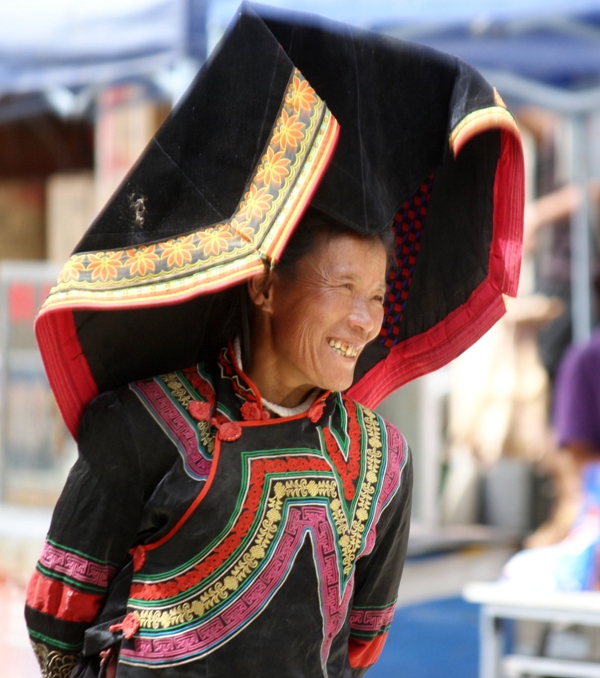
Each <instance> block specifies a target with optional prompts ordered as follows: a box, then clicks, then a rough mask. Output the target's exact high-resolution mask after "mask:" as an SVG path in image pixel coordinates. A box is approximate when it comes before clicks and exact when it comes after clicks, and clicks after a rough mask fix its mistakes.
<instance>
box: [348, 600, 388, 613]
mask: <svg viewBox="0 0 600 678" xmlns="http://www.w3.org/2000/svg"><path fill="white" fill-rule="evenodd" d="M397 602H398V598H394V600H393V601H392V602H391V603H386V604H385V605H354V603H353V604H352V609H353V610H387V609H388V607H393V606H395V605H396V603H397Z"/></svg>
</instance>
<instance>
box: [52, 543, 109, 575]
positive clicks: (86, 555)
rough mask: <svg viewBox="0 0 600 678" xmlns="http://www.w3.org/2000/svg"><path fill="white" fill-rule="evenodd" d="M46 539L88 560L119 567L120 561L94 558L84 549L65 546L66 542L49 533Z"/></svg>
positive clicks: (57, 546) (53, 544)
mask: <svg viewBox="0 0 600 678" xmlns="http://www.w3.org/2000/svg"><path fill="white" fill-rule="evenodd" d="M46 541H47V542H48V543H49V544H52V546H56V548H59V549H62V550H63V551H68V552H69V553H75V554H76V555H78V556H81V557H82V558H85V559H86V560H91V561H92V562H94V563H98V565H111V566H112V567H117V568H118V567H119V563H115V562H113V561H111V560H100V559H99V558H94V557H93V556H90V555H89V554H88V553H83V551H78V550H77V549H73V548H70V547H69V546H65V545H64V544H59V543H58V542H57V541H54V540H53V539H50V537H49V536H48V535H46Z"/></svg>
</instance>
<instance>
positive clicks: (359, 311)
mask: <svg viewBox="0 0 600 678" xmlns="http://www.w3.org/2000/svg"><path fill="white" fill-rule="evenodd" d="M348 322H349V323H350V326H351V327H352V328H355V329H358V330H360V331H361V332H364V334H366V335H369V336H370V335H371V333H372V332H373V330H374V328H375V324H376V322H377V320H376V318H374V317H373V313H372V311H371V309H370V307H369V303H368V301H367V300H366V299H363V298H362V297H357V298H355V299H354V303H353V304H352V309H351V311H350V316H349V318H348ZM378 329H379V328H378Z"/></svg>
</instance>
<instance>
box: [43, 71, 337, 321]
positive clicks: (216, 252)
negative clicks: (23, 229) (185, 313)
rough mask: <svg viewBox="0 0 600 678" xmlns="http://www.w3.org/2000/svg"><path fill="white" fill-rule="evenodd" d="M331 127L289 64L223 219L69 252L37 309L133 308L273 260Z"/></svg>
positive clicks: (333, 133)
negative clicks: (251, 169) (262, 147)
mask: <svg viewBox="0 0 600 678" xmlns="http://www.w3.org/2000/svg"><path fill="white" fill-rule="evenodd" d="M337 131H338V125H337V122H336V121H335V118H333V116H332V115H331V113H329V111H328V110H327V108H326V107H325V104H324V103H323V102H322V101H321V99H320V98H319V97H318V96H317V94H316V93H315V91H314V90H313V89H312V87H311V86H310V85H309V84H308V82H307V81H306V80H305V79H304V78H303V76H302V75H301V73H300V72H299V71H298V70H295V71H294V72H293V74H292V76H291V78H290V82H289V85H288V87H287V90H286V93H285V95H284V99H283V102H282V107H281V109H280V113H279V116H278V118H277V121H276V123H275V125H274V127H273V130H272V132H271V137H270V140H269V143H268V145H267V148H266V151H265V153H264V154H263V156H262V159H261V161H260V163H259V165H258V167H257V168H256V170H255V173H254V176H253V178H252V181H251V183H250V185H249V188H248V190H247V191H246V192H245V194H244V196H243V198H242V199H241V201H240V203H239V204H238V207H237V209H236V211H235V213H234V215H233V217H232V219H231V220H230V221H227V222H225V223H221V224H216V225H214V226H210V227H207V228H203V229H202V230H199V231H196V232H193V233H189V234H188V235H182V236H180V237H177V238H171V239H169V240H167V241H165V242H156V243H147V244H144V245H140V246H138V247H133V248H123V249H116V250H113V251H105V252H101V251H99V252H88V253H83V254H76V255H73V256H72V257H71V258H70V259H69V260H68V262H67V263H66V265H65V266H64V268H63V269H62V271H61V273H60V276H59V280H58V283H57V285H56V286H55V287H54V288H53V289H52V291H51V293H50V296H49V297H48V299H47V300H46V302H45V304H44V306H43V307H42V312H43V311H45V310H47V309H49V308H56V307H62V306H83V305H85V306H86V307H88V308H89V307H94V306H104V305H110V306H113V307H114V306H115V305H116V306H136V305H148V303H150V304H151V303H155V302H168V301H169V300H170V299H183V298H185V297H186V294H188V295H192V294H197V293H198V291H200V290H202V291H212V290H214V289H220V288H222V287H225V286H227V285H230V284H233V283H235V282H237V281H239V280H241V279H243V278H246V277H248V275H250V274H252V273H254V272H258V271H260V270H261V268H262V266H263V261H264V260H268V261H270V260H273V259H277V257H278V256H279V254H280V252H281V249H282V246H283V244H284V243H285V241H286V240H287V238H288V237H289V234H290V231H291V229H292V227H293V226H294V225H295V223H296V221H297V218H298V215H299V212H300V210H302V209H303V208H304V206H305V202H306V199H307V197H309V196H310V193H311V191H312V190H313V189H314V183H315V181H316V178H318V177H320V174H321V172H322V171H323V170H324V165H325V163H326V162H327V160H328V158H329V156H330V153H331V151H332V149H333V146H334V145H335V141H336V138H337Z"/></svg>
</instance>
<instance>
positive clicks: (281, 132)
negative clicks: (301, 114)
mask: <svg viewBox="0 0 600 678" xmlns="http://www.w3.org/2000/svg"><path fill="white" fill-rule="evenodd" d="M303 128H304V123H303V122H298V116H297V115H288V114H287V111H286V110H285V109H284V110H283V111H282V112H281V117H280V118H279V120H278V121H277V132H275V134H274V135H273V144H279V145H280V146H281V149H282V150H284V151H285V149H286V148H287V147H288V146H291V147H292V148H296V146H298V142H299V141H300V139H302V137H303V136H304V134H303V132H302V130H303Z"/></svg>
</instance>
